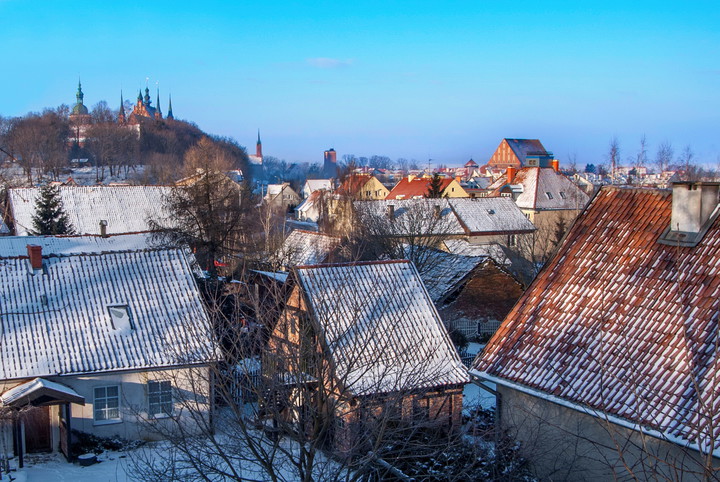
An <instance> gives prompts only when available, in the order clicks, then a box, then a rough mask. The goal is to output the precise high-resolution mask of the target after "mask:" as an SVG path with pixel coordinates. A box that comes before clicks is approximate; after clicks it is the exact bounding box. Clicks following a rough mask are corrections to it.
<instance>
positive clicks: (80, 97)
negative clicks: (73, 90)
mask: <svg viewBox="0 0 720 482" xmlns="http://www.w3.org/2000/svg"><path fill="white" fill-rule="evenodd" d="M84 97H85V94H83V91H82V84H81V83H80V78H79V77H78V91H77V94H75V98H77V103H78V104H80V105H82V103H83V98H84Z"/></svg>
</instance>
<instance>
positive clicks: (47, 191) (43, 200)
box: [32, 184, 75, 235]
mask: <svg viewBox="0 0 720 482" xmlns="http://www.w3.org/2000/svg"><path fill="white" fill-rule="evenodd" d="M35 211H36V212H35V215H34V216H33V218H32V220H33V228H34V231H33V234H36V235H48V234H50V235H54V234H75V230H74V229H73V227H72V224H70V220H69V219H68V216H67V214H66V213H65V211H64V210H63V205H62V201H61V200H60V189H59V188H57V187H53V186H51V185H50V184H46V185H44V186H43V187H41V188H40V197H39V198H38V200H37V202H36V203H35Z"/></svg>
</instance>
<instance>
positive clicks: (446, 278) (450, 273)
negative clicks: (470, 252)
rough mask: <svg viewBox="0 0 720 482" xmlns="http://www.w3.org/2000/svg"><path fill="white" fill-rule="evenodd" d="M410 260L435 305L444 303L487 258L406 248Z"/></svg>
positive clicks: (419, 248) (422, 248)
mask: <svg viewBox="0 0 720 482" xmlns="http://www.w3.org/2000/svg"><path fill="white" fill-rule="evenodd" d="M405 253H406V255H407V257H408V259H412V260H414V261H415V263H416V267H417V269H418V272H419V273H420V278H422V280H423V283H425V287H426V288H427V290H428V293H429V294H430V298H432V300H433V303H438V302H441V301H443V300H444V299H445V298H446V297H447V296H448V295H449V294H451V293H452V292H453V291H454V290H455V289H456V288H457V286H458V285H459V284H460V283H462V282H463V280H465V279H466V278H467V277H468V276H469V275H470V273H471V272H472V270H474V269H475V268H476V267H477V266H478V265H479V264H480V263H482V262H483V261H485V260H486V259H487V257H486V256H464V255H460V254H453V253H447V252H445V251H440V250H438V249H433V248H426V247H420V246H415V247H414V248H411V247H410V246H409V245H406V246H405Z"/></svg>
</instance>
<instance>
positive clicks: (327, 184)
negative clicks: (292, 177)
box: [305, 179, 333, 193]
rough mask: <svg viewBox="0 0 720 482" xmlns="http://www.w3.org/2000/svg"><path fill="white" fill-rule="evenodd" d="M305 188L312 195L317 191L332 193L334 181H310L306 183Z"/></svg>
mask: <svg viewBox="0 0 720 482" xmlns="http://www.w3.org/2000/svg"><path fill="white" fill-rule="evenodd" d="M305 187H306V188H307V189H306V190H307V191H309V192H310V193H312V192H315V191H317V190H326V191H330V190H332V188H333V185H332V179H308V180H307V181H305Z"/></svg>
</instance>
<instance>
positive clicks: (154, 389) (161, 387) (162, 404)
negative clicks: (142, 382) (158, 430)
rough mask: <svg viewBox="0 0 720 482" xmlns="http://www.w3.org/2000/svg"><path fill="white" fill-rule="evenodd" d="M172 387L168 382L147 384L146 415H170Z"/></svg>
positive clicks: (150, 382) (171, 409)
mask: <svg viewBox="0 0 720 482" xmlns="http://www.w3.org/2000/svg"><path fill="white" fill-rule="evenodd" d="M172 411H173V402H172V385H171V384H170V381H169V380H162V381H149V382H148V415H150V416H151V417H157V416H163V415H172Z"/></svg>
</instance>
